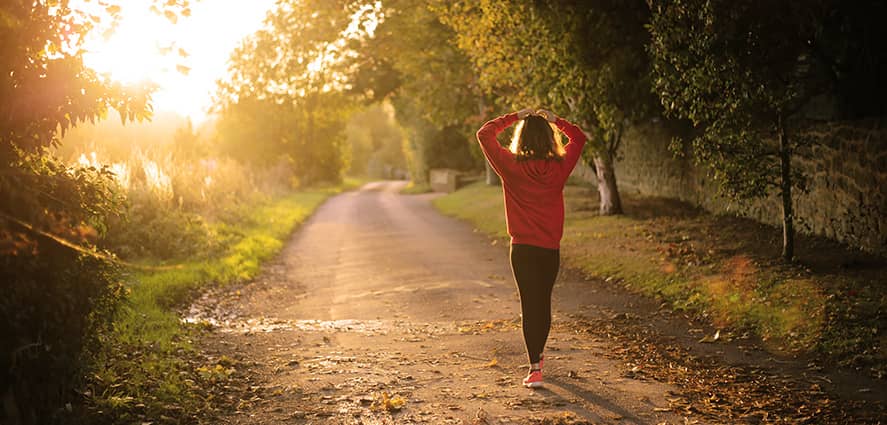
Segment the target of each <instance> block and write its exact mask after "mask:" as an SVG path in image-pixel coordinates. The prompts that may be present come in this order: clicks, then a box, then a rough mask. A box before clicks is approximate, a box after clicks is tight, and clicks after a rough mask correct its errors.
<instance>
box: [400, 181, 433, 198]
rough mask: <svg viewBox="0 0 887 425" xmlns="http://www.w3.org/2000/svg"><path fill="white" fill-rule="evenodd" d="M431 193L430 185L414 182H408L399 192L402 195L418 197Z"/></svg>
mask: <svg viewBox="0 0 887 425" xmlns="http://www.w3.org/2000/svg"><path fill="white" fill-rule="evenodd" d="M428 192H431V185H430V184H428V183H416V182H414V181H410V182H409V183H407V185H406V186H404V187H403V189H401V190H400V193H402V194H404V195H418V194H421V193H428Z"/></svg>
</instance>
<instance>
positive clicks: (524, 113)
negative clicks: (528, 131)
mask: <svg viewBox="0 0 887 425" xmlns="http://www.w3.org/2000/svg"><path fill="white" fill-rule="evenodd" d="M533 113H534V111H533V108H524V109H521V110H520V111H517V119H519V120H522V119H524V118H526V117H528V116H530V115H533Z"/></svg>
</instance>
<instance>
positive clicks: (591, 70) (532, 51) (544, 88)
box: [436, 0, 654, 214]
mask: <svg viewBox="0 0 887 425" xmlns="http://www.w3.org/2000/svg"><path fill="white" fill-rule="evenodd" d="M436 4H437V5H438V6H437V10H439V11H440V13H441V14H442V16H443V17H444V21H445V22H446V23H448V24H449V25H451V26H453V28H455V30H456V32H457V33H458V34H459V46H460V47H461V48H462V49H464V50H465V51H466V52H467V53H468V55H469V56H470V57H471V58H472V61H473V63H474V65H475V68H476V69H477V71H478V72H479V73H480V74H481V75H482V78H481V79H480V84H481V85H482V87H483V88H484V89H485V90H486V92H487V93H489V94H490V95H491V96H493V97H497V98H502V99H504V100H505V101H506V103H510V104H511V105H512V107H514V108H518V107H524V106H526V105H533V104H538V105H546V106H548V107H550V108H551V109H554V110H557V111H566V113H568V114H569V115H570V116H573V117H575V118H573V119H575V120H576V121H578V122H579V123H580V125H581V126H582V127H583V128H584V129H585V130H586V131H587V132H589V133H590V140H591V142H592V143H591V144H590V149H589V155H588V156H587V157H588V160H589V162H590V163H591V165H592V166H593V167H594V169H595V172H596V174H597V177H598V191H599V193H600V197H601V204H600V212H601V214H619V213H621V212H622V205H621V199H620V196H619V191H618V187H617V184H616V175H615V158H616V155H617V153H618V150H619V146H620V144H621V142H622V136H623V134H624V132H625V129H626V127H627V126H630V125H632V124H634V123H637V122H639V121H641V120H643V119H644V118H645V117H647V116H648V115H649V114H650V113H651V111H652V110H653V108H652V105H653V104H654V103H653V97H652V96H651V94H650V92H649V79H648V76H649V60H648V58H647V55H646V53H645V50H644V46H645V43H646V42H647V40H648V38H649V36H648V34H647V32H646V31H645V29H644V25H645V23H646V22H647V19H648V14H649V12H648V8H647V7H646V5H645V4H644V3H643V2H642V1H631V2H624V1H615V0H595V1H584V2H576V1H554V0H549V1H538V2H532V3H529V2H521V1H516V0H515V1H492V0H483V1H480V2H467V1H466V2H454V3H451V2H443V1H437V2H436ZM561 113H564V112H561Z"/></svg>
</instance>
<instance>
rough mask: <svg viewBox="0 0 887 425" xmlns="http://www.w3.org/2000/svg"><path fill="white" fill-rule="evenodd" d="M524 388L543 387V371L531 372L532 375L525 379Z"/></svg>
mask: <svg viewBox="0 0 887 425" xmlns="http://www.w3.org/2000/svg"><path fill="white" fill-rule="evenodd" d="M524 386H525V387H527V388H540V387H542V371H541V370H531V371H530V374H529V375H527V377H526V378H524Z"/></svg>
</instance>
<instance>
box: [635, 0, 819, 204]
mask: <svg viewBox="0 0 887 425" xmlns="http://www.w3.org/2000/svg"><path fill="white" fill-rule="evenodd" d="M822 3H824V2H818V4H816V6H819V7H820V8H821V6H822ZM809 6H810V5H809V4H805V5H803V6H802V5H801V4H794V3H784V2H783V3H773V2H767V1H753V2H728V1H713V2H712V1H702V0H699V1H697V0H675V1H668V2H659V3H657V4H656V5H655V6H654V8H653V11H654V13H653V20H652V22H651V25H650V29H651V33H652V42H651V44H650V48H649V50H650V53H651V55H652V57H653V59H654V72H655V89H656V91H657V93H658V94H659V97H660V99H661V101H662V105H663V106H664V107H665V110H666V112H667V113H669V114H670V115H672V116H675V117H678V118H683V119H688V120H690V121H691V122H692V123H693V125H694V126H696V127H698V128H700V129H701V130H702V131H701V132H700V133H699V136H698V137H696V138H695V139H694V140H693V141H692V144H691V147H692V152H693V154H694V158H695V159H696V160H697V162H699V163H701V164H704V165H706V166H708V167H709V168H708V169H709V170H710V172H711V174H712V176H713V177H714V179H715V180H716V181H718V182H719V183H720V187H721V188H722V189H723V191H724V193H726V194H728V195H730V196H733V197H736V198H740V199H744V198H753V197H760V196H764V195H766V194H768V193H769V192H770V190H771V189H773V188H775V187H778V186H780V184H781V175H780V168H779V166H778V164H779V156H778V155H779V149H778V147H777V146H775V145H774V142H772V140H775V139H776V137H777V132H778V130H779V129H778V128H777V121H778V119H779V117H780V116H781V117H782V119H783V120H787V119H788V118H789V117H791V116H792V115H793V114H795V113H796V112H797V111H798V109H799V108H800V107H801V106H803V103H804V102H805V101H806V100H807V99H809V98H810V97H811V96H812V95H815V94H818V93H820V92H821V90H822V84H823V82H822V80H821V75H819V74H818V73H817V67H816V64H815V63H813V59H812V58H813V56H812V52H811V51H810V46H811V42H812V40H814V39H815V32H816V24H817V17H818V16H819V15H820V14H821V13H822V11H821V10H819V8H817V7H813V8H810V7H809ZM768 139H769V140H768ZM797 141H798V140H795V142H797ZM794 177H796V178H795V179H793V181H794V182H795V183H796V184H801V183H802V182H803V180H802V179H800V178H799V177H800V176H797V175H796V176H794Z"/></svg>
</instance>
